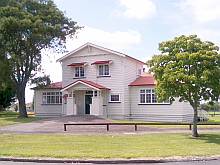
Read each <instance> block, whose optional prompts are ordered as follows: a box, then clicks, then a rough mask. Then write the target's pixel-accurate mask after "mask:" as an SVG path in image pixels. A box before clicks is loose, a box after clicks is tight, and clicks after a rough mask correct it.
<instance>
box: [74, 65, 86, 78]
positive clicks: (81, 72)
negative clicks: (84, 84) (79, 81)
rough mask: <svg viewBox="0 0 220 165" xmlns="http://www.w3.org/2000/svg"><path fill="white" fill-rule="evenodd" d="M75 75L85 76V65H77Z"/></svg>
mask: <svg viewBox="0 0 220 165" xmlns="http://www.w3.org/2000/svg"><path fill="white" fill-rule="evenodd" d="M75 77H76V78H79V77H85V71H84V67H75Z"/></svg>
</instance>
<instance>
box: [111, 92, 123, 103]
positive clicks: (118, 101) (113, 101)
mask: <svg viewBox="0 0 220 165" xmlns="http://www.w3.org/2000/svg"><path fill="white" fill-rule="evenodd" d="M115 95H117V96H118V97H119V100H117V101H115V100H112V96H115ZM109 102H110V103H120V102H121V95H120V94H119V93H111V94H110V95H109Z"/></svg>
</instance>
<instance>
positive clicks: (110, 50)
mask: <svg viewBox="0 0 220 165" xmlns="http://www.w3.org/2000/svg"><path fill="white" fill-rule="evenodd" d="M87 46H91V47H95V48H97V49H101V50H104V51H106V52H109V53H112V54H116V55H119V56H122V57H127V58H130V59H131V60H134V61H137V62H139V63H142V64H143V65H144V64H145V63H144V62H142V61H140V60H138V59H136V58H133V57H131V56H128V55H126V54H124V53H121V52H118V51H115V50H112V49H108V48H105V47H102V46H99V45H95V44H93V43H89V42H87V43H86V44H84V45H82V46H80V47H78V48H77V49H75V50H73V51H71V52H69V53H67V54H66V55H65V56H63V57H61V58H59V59H57V62H61V61H62V60H63V59H65V58H67V57H69V56H71V55H72V54H74V53H76V52H78V51H79V50H81V49H83V48H85V47H87Z"/></svg>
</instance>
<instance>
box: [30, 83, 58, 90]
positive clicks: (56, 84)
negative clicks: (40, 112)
mask: <svg viewBox="0 0 220 165" xmlns="http://www.w3.org/2000/svg"><path fill="white" fill-rule="evenodd" d="M31 89H34V90H35V89H62V82H54V83H51V84H50V85H48V86H43V87H34V88H31Z"/></svg>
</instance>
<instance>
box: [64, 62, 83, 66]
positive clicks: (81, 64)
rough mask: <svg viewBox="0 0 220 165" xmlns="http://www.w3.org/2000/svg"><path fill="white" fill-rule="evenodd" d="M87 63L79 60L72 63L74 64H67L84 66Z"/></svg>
mask: <svg viewBox="0 0 220 165" xmlns="http://www.w3.org/2000/svg"><path fill="white" fill-rule="evenodd" d="M85 64H86V62H79V63H72V64H69V65H67V66H73V67H77V66H83V65H85Z"/></svg>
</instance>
